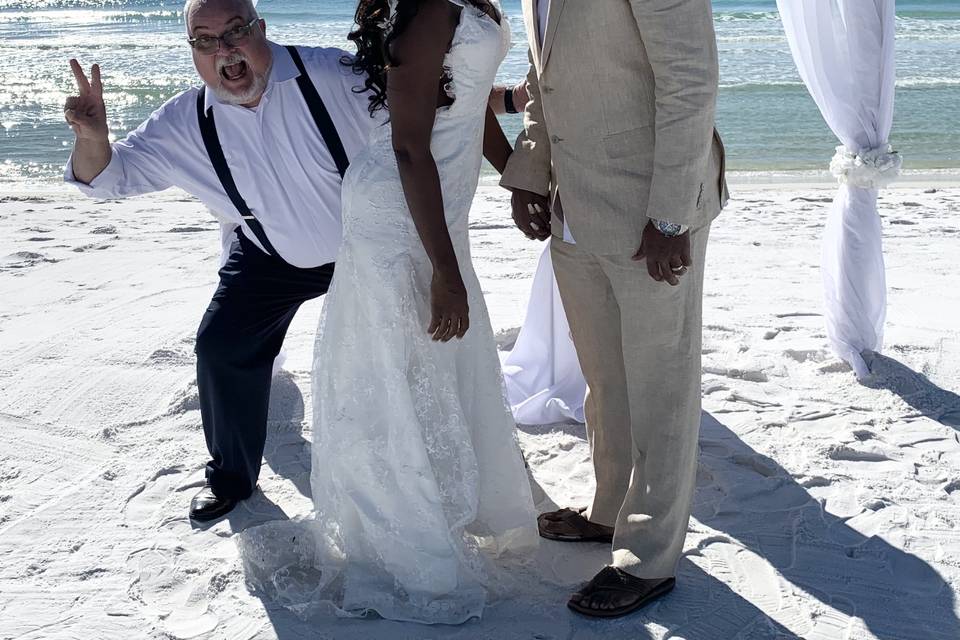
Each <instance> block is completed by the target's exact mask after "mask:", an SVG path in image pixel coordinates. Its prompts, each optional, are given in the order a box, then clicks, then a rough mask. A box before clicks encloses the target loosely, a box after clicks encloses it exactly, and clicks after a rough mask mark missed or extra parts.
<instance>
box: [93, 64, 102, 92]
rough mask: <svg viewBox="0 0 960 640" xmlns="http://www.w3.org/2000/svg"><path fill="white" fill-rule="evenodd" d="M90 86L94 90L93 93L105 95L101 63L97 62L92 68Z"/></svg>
mask: <svg viewBox="0 0 960 640" xmlns="http://www.w3.org/2000/svg"><path fill="white" fill-rule="evenodd" d="M90 77H91V82H90V88H91V90H92V91H93V95H95V96H97V97H98V98H102V97H103V82H101V81H100V65H98V64H95V65H93V67H91V69H90Z"/></svg>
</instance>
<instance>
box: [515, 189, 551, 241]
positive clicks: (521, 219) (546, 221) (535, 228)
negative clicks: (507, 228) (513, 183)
mask: <svg viewBox="0 0 960 640" xmlns="http://www.w3.org/2000/svg"><path fill="white" fill-rule="evenodd" d="M510 204H511V205H512V207H513V222H514V224H516V225H517V228H518V229H520V231H522V232H523V235H525V236H527V237H528V238H530V239H531V240H546V239H547V238H549V237H550V204H549V202H548V201H547V198H546V196H542V195H540V194H539V193H533V192H532V191H525V190H523V189H514V190H513V197H512V198H511V201H510Z"/></svg>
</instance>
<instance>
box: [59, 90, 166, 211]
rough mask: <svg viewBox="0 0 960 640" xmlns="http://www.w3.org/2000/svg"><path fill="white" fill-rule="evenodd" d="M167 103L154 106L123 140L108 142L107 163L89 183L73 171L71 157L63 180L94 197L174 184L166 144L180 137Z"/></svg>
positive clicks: (105, 196) (160, 187) (151, 189)
mask: <svg viewBox="0 0 960 640" xmlns="http://www.w3.org/2000/svg"><path fill="white" fill-rule="evenodd" d="M169 104H170V103H169V102H168V103H167V104H166V105H164V106H163V107H161V108H159V109H157V110H156V111H155V112H153V114H152V115H151V116H150V118H149V119H147V121H146V122H144V123H143V124H141V125H140V126H139V127H138V128H137V129H136V130H135V131H132V132H131V133H130V134H129V135H127V137H126V138H124V139H123V140H120V141H117V142H114V143H113V144H111V145H110V151H111V154H110V162H109V164H107V166H106V168H105V169H104V170H103V171H101V172H100V174H99V175H98V176H97V177H96V178H94V179H93V180H92V181H91V182H90V183H89V184H87V183H84V182H81V181H79V180H77V178H76V176H75V175H74V173H73V156H72V155H71V156H70V160H69V161H68V162H67V166H66V168H65V169H64V174H63V179H64V182H66V183H68V184H73V185H76V186H77V188H78V189H80V191H81V192H82V193H84V194H85V195H87V196H92V197H96V198H123V197H126V196H135V195H140V194H143V193H150V192H152V191H162V190H164V189H167V188H169V187H171V186H173V180H172V178H173V176H172V173H173V171H172V165H171V163H170V160H169V157H170V156H169V153H168V151H167V148H166V147H167V145H170V144H175V143H176V141H177V140H178V139H179V138H180V136H178V135H177V134H176V132H175V131H173V130H172V127H171V125H172V123H171V122H170V120H171V118H170V114H168V113H167V105H169Z"/></svg>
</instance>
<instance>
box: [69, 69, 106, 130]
mask: <svg viewBox="0 0 960 640" xmlns="http://www.w3.org/2000/svg"><path fill="white" fill-rule="evenodd" d="M70 68H71V69H72V70H73V77H74V78H76V80H77V88H78V89H79V92H80V95H78V96H70V97H69V98H67V101H66V103H64V105H63V116H64V118H66V120H67V122H68V123H69V124H70V128H71V129H73V132H74V134H76V136H77V139H78V140H98V141H100V140H106V139H107V137H108V136H109V133H110V129H109V128H108V127H107V108H106V106H105V105H104V103H103V84H102V83H101V81H100V65H96V64H95V65H93V67H92V68H91V69H90V79H89V80H88V79H87V76H86V75H85V74H84V73H83V69H82V68H81V67H80V63H79V62H77V61H76V60H70Z"/></svg>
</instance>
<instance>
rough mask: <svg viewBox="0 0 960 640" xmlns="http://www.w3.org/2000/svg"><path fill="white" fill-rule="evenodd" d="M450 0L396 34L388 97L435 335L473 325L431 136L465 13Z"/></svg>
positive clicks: (433, 3) (436, 0)
mask: <svg viewBox="0 0 960 640" xmlns="http://www.w3.org/2000/svg"><path fill="white" fill-rule="evenodd" d="M459 12H460V8H459V7H457V6H455V5H454V4H453V3H451V2H449V1H448V0H424V1H423V2H421V3H420V7H419V10H418V11H417V14H416V16H415V17H414V18H413V20H412V22H411V23H410V24H409V26H407V28H406V29H405V30H404V32H403V33H402V34H400V36H399V37H398V38H397V39H396V40H394V41H393V43H392V49H391V52H390V53H391V57H392V59H393V64H392V65H391V66H390V68H389V70H388V71H387V105H388V107H389V109H390V125H391V127H392V132H393V150H394V153H395V154H396V157H397V166H398V168H399V170H400V182H401V184H402V185H403V194H404V197H405V199H406V201H407V206H408V207H409V209H410V214H411V215H412V216H413V222H414V225H415V226H416V228H417V233H418V234H419V236H420V241H421V242H422V243H423V248H424V249H425V250H426V252H427V256H428V257H429V259H430V262H431V264H432V265H433V280H432V282H431V288H430V293H431V307H432V308H431V320H430V326H429V327H428V329H427V331H428V333H431V334H433V338H434V339H435V340H441V341H444V342H445V341H447V340H450V339H451V338H453V337H460V338H462V337H463V335H464V334H465V333H466V331H467V328H468V327H469V319H468V318H469V310H468V307H467V293H466V287H464V284H463V278H462V277H461V275H460V267H459V265H458V263H457V256H456V253H455V252H454V250H453V242H451V240H450V233H449V231H448V229H447V223H446V219H445V217H444V210H443V195H442V192H441V190H440V176H439V173H438V172H437V164H436V162H435V161H434V158H433V154H432V153H431V151H430V138H431V134H432V132H433V123H434V119H435V118H436V112H437V99H438V95H439V89H440V79H441V77H442V76H443V60H444V56H445V55H446V53H447V50H448V49H449V47H450V43H451V41H452V40H453V35H454V31H455V30H456V27H457V24H458V22H459V19H460V15H459Z"/></svg>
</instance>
